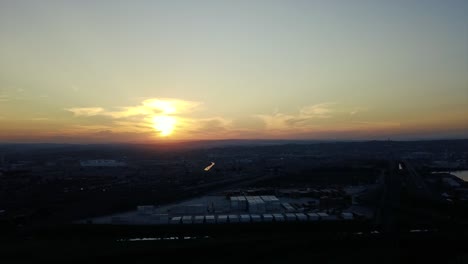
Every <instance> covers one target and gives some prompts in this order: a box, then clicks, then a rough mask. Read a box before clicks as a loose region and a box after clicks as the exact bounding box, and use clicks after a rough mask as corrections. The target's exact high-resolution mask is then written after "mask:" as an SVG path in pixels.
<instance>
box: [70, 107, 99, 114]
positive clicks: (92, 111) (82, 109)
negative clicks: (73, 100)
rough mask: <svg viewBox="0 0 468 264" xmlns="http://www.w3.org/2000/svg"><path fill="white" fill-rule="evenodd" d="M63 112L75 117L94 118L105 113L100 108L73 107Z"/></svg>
mask: <svg viewBox="0 0 468 264" xmlns="http://www.w3.org/2000/svg"><path fill="white" fill-rule="evenodd" d="M65 110H66V111H69V112H72V113H73V114H74V115H75V116H96V115H100V114H104V113H105V111H104V108H102V107H75V108H67V109H65Z"/></svg>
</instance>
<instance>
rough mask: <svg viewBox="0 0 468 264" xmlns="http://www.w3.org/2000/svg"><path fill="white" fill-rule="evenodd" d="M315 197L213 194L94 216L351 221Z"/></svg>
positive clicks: (118, 220) (149, 221)
mask: <svg viewBox="0 0 468 264" xmlns="http://www.w3.org/2000/svg"><path fill="white" fill-rule="evenodd" d="M317 203H319V200H318V199H317V198H314V197H295V198H291V197H277V196H275V195H258V196H257V195H239V194H237V195H235V196H222V195H213V196H205V197H201V198H196V199H192V200H189V201H185V202H181V203H177V204H173V205H166V206H162V207H158V206H155V205H140V206H138V207H137V211H136V212H135V211H133V212H127V213H124V214H120V215H114V216H111V217H101V218H98V219H94V220H93V221H92V222H93V223H97V224H99V223H102V224H104V223H105V224H135V225H161V224H162V225H163V224H185V225H187V224H247V223H262V222H263V223H268V222H274V223H283V222H314V221H336V220H340V221H351V220H354V219H355V215H354V214H353V213H352V212H342V211H336V212H335V211H334V213H333V214H330V213H327V212H326V211H323V210H321V209H320V208H318V207H316V206H315V205H316V204H317Z"/></svg>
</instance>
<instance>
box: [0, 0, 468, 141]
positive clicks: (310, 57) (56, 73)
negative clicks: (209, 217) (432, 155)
mask: <svg viewBox="0 0 468 264" xmlns="http://www.w3.org/2000/svg"><path fill="white" fill-rule="evenodd" d="M387 138H390V139H429V138H468V1H464V0H445V1H436V0H426V1H416V0H392V1H380V0H375V1H371V0H366V1H365V0H352V1H350V0H342V1H337V0H324V1H313V0H310V1H304V0H288V1H287V0H281V1H280V0H269V1H266V0H239V1H223V0H213V1H208V0H199V1H192V0H186V1H180V0H170V1H169V0H168V1H156V0H154V1H142V0H135V1H118V0H115V1H114V0H113V1H110V0H109V1H105V0H97V1H66V0H63V1H55V0H54V1H49V0H42V1H33V0H31V1H23V0H2V1H0V142H70V143H99V142H102V143H107V142H153V141H154V142H159V141H170V140H205V139H340V140H346V139H387Z"/></svg>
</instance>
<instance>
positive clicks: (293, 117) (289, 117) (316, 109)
mask: <svg viewBox="0 0 468 264" xmlns="http://www.w3.org/2000/svg"><path fill="white" fill-rule="evenodd" d="M334 105H336V103H320V104H315V105H309V106H305V107H302V108H301V109H300V110H299V111H298V113H296V114H284V113H280V112H277V111H276V112H275V113H274V114H271V115H256V117H258V118H260V119H262V120H263V121H264V122H265V124H266V128H267V129H270V130H288V129H291V128H298V127H302V128H304V127H307V126H309V125H311V124H313V121H314V120H316V119H327V118H331V117H332V114H333V112H334V111H335V110H334V109H333V108H332V107H333V106H334Z"/></svg>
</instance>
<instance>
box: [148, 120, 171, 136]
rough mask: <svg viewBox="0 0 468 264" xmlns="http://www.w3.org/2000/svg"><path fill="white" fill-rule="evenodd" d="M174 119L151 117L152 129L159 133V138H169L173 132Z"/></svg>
mask: <svg viewBox="0 0 468 264" xmlns="http://www.w3.org/2000/svg"><path fill="white" fill-rule="evenodd" d="M175 123H176V119H175V118H174V117H172V116H155V117H153V127H154V129H156V131H158V132H159V133H160V135H161V136H163V137H165V136H169V135H170V134H172V131H173V130H174V125H175Z"/></svg>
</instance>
